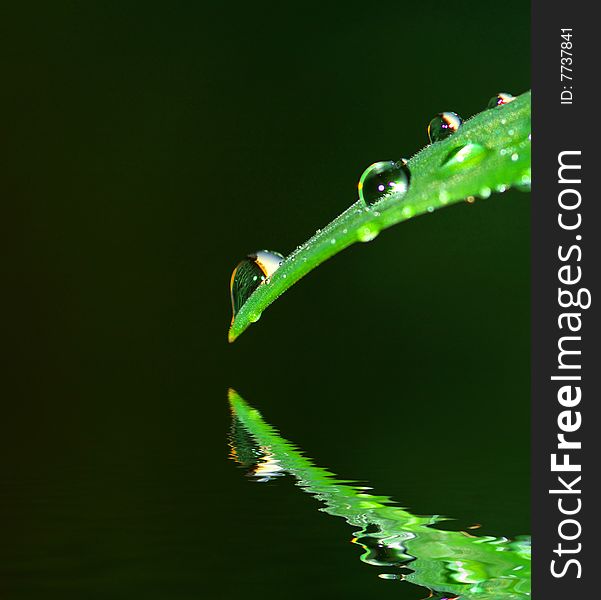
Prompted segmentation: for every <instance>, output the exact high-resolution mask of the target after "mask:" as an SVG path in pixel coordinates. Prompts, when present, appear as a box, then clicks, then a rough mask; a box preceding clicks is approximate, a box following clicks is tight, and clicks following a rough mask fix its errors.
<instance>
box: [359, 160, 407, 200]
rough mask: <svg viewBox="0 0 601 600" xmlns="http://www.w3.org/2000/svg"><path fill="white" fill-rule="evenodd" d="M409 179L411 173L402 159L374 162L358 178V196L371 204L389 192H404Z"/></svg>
mask: <svg viewBox="0 0 601 600" xmlns="http://www.w3.org/2000/svg"><path fill="white" fill-rule="evenodd" d="M410 179H411V173H410V171H409V167H408V166H407V161H406V160H404V159H401V160H399V161H396V162H395V161H392V160H384V161H380V162H377V163H374V164H373V165H370V166H369V167H367V169H365V171H363V175H361V178H360V179H359V183H358V185H357V188H358V190H359V198H360V199H361V201H362V202H363V203H364V204H365V205H366V206H372V205H373V204H375V203H376V202H378V201H380V200H382V199H383V198H384V197H386V196H388V195H389V194H395V195H397V194H405V193H406V192H407V190H408V189H409V181H410Z"/></svg>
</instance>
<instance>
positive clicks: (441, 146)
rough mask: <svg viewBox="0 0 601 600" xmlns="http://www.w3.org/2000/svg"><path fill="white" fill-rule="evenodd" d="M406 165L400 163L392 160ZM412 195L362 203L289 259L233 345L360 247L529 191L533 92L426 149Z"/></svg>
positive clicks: (248, 311)
mask: <svg viewBox="0 0 601 600" xmlns="http://www.w3.org/2000/svg"><path fill="white" fill-rule="evenodd" d="M385 158H400V157H385ZM407 166H408V168H409V170H410V172H411V182H410V185H409V190H408V191H407V193H406V194H404V195H399V194H394V193H392V194H390V195H388V196H387V197H386V198H385V199H383V200H381V201H380V202H378V203H377V204H375V205H373V206H372V207H371V208H369V209H368V208H366V207H365V206H364V205H363V204H362V203H361V202H356V203H355V204H353V205H352V206H351V207H350V208H348V209H347V210H346V211H345V212H343V213H342V214H341V215H340V216H339V217H337V218H336V219H334V220H333V221H332V222H331V223H330V224H329V225H327V226H326V227H324V228H323V230H320V231H318V232H317V233H316V234H315V235H314V236H313V237H312V238H311V239H310V240H308V241H307V242H306V243H305V244H303V245H302V246H300V247H299V248H298V249H297V250H296V251H295V252H293V253H292V254H291V255H290V256H288V257H287V258H286V259H285V260H284V262H283V263H282V264H281V266H280V267H279V269H278V270H277V271H276V272H275V273H274V274H273V275H272V276H271V277H270V278H269V283H265V284H263V285H260V286H259V287H258V288H257V289H256V290H255V291H254V292H253V293H252V294H251V295H250V297H249V298H248V300H246V302H245V303H244V304H243V305H242V307H241V308H240V310H239V311H238V312H237V313H236V316H235V318H234V319H233V321H232V324H231V327H230V331H229V336H228V337H229V340H230V342H233V341H234V340H235V339H236V338H237V337H238V336H239V335H240V334H241V333H242V332H243V331H244V330H245V329H246V328H247V327H248V326H249V325H250V324H251V323H252V322H253V321H256V320H257V319H258V318H259V317H260V316H261V313H262V312H263V311H264V310H265V309H266V308H267V307H268V306H269V305H270V304H271V303H272V302H273V301H274V300H275V299H276V298H278V297H279V296H280V295H281V294H283V293H284V292H285V291H286V290H287V289H288V288H289V287H291V286H292V285H293V284H294V283H296V282H297V281H298V280H299V279H301V277H304V276H305V275H306V274H307V273H309V272H310V271H312V270H313V269H314V268H315V267H317V266H318V265H320V264H321V263H322V262H324V261H325V260H327V259H328V258H330V257H332V256H334V255H335V254H337V253H338V252H340V251H341V250H343V249H344V248H347V247H348V246H350V245H351V244H354V243H355V242H358V241H370V240H372V239H373V238H374V237H376V235H377V234H378V233H379V232H380V231H382V230H383V229H386V228H387V227H391V226H392V225H395V224H396V223H400V222H401V221H406V220H407V219H410V218H412V217H414V216H417V215H421V214H424V213H427V212H431V211H433V210H436V209H438V208H442V207H443V206H446V205H450V204H454V203H456V202H460V201H462V200H465V199H469V198H471V197H473V198H478V197H482V198H487V197H488V196H489V195H490V194H491V193H494V192H497V191H498V192H502V191H504V190H506V189H507V188H508V187H511V186H518V187H520V188H522V187H526V188H527V187H528V186H529V185H530V92H527V93H525V94H522V95H521V96H519V97H518V98H516V99H515V100H514V101H513V102H511V103H509V104H506V105H504V106H499V107H497V108H493V109H489V110H485V111H484V112H481V113H480V114H478V115H476V116H474V117H473V118H471V119H470V120H469V121H467V122H466V123H464V125H463V126H462V127H461V128H460V129H459V131H458V132H457V133H455V134H454V135H452V136H450V137H448V138H447V139H445V140H442V141H440V142H436V143H434V144H431V145H429V146H426V147H425V148H424V149H423V150H421V151H420V152H418V153H417V154H416V155H415V156H414V157H413V158H411V159H410V160H409V162H408V163H407Z"/></svg>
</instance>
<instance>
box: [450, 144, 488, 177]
mask: <svg viewBox="0 0 601 600" xmlns="http://www.w3.org/2000/svg"><path fill="white" fill-rule="evenodd" d="M487 154H488V150H486V148H485V147H484V146H481V145H480V144H465V145H463V146H457V148H453V150H451V151H450V152H449V153H448V154H447V156H446V158H445V159H444V161H443V163H442V165H441V166H442V168H443V169H445V170H447V171H459V170H461V169H467V168H470V167H473V166H475V165H477V164H478V163H480V162H482V160H484V158H485V157H486V155H487Z"/></svg>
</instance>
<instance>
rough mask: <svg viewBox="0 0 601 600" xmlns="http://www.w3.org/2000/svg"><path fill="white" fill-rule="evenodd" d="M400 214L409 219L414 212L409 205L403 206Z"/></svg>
mask: <svg viewBox="0 0 601 600" xmlns="http://www.w3.org/2000/svg"><path fill="white" fill-rule="evenodd" d="M401 214H402V215H403V217H405V218H406V219H410V218H411V217H412V216H413V215H414V212H413V209H412V208H411V207H410V206H404V207H403V210H402V211H401Z"/></svg>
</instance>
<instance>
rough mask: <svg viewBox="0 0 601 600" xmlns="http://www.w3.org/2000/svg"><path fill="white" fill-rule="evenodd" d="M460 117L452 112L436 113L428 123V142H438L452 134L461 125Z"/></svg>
mask: <svg viewBox="0 0 601 600" xmlns="http://www.w3.org/2000/svg"><path fill="white" fill-rule="evenodd" d="M462 123H463V120H462V118H461V117H460V116H459V115H458V114H457V113H454V112H442V113H438V114H437V115H436V116H435V117H434V118H433V119H432V120H431V121H430V124H429V125H428V138H429V139H430V143H431V144H433V143H434V142H440V140H444V139H445V138H448V137H449V136H450V135H453V134H454V133H456V132H457V130H458V129H459V128H460V127H461V124H462Z"/></svg>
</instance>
